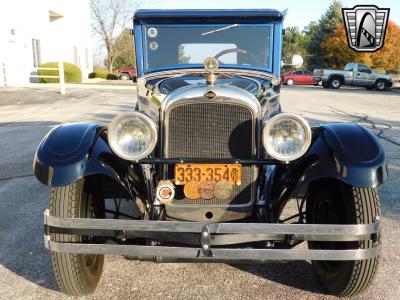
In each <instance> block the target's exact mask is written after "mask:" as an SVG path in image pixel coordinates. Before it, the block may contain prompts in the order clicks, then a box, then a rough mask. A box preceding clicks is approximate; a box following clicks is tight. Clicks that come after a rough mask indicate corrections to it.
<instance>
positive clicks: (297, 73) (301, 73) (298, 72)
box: [294, 71, 303, 75]
mask: <svg viewBox="0 0 400 300" xmlns="http://www.w3.org/2000/svg"><path fill="white" fill-rule="evenodd" d="M294 74H295V75H303V71H296V72H294Z"/></svg>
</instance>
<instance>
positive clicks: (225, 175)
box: [175, 164, 242, 185]
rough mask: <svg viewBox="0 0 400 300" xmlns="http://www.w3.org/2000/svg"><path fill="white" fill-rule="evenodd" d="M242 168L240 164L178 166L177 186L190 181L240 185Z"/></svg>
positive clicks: (176, 170) (176, 168) (176, 169)
mask: <svg viewBox="0 0 400 300" xmlns="http://www.w3.org/2000/svg"><path fill="white" fill-rule="evenodd" d="M241 177H242V166H241V165H240V164H228V165H225V164H176V165H175V184H176V185H183V184H186V183H187V182H190V181H220V180H226V181H228V182H229V183H230V184H233V185H240V184H241Z"/></svg>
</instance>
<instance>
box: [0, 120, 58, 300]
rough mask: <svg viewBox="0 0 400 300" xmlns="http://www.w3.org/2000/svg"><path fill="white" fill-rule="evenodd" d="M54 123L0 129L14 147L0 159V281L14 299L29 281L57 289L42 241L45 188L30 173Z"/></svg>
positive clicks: (44, 122)
mask: <svg viewBox="0 0 400 300" xmlns="http://www.w3.org/2000/svg"><path fill="white" fill-rule="evenodd" d="M57 124H58V123H56V122H48V121H40V122H10V123H8V124H3V126H1V127H0V129H1V130H0V139H2V140H3V141H7V138H8V139H14V140H15V143H14V145H12V143H8V142H7V145H8V147H5V148H3V149H2V156H1V157H0V172H1V174H0V175H1V176H0V276H1V280H0V281H2V282H7V285H8V286H9V287H10V288H11V287H13V289H14V291H13V293H12V294H13V295H14V297H25V295H24V296H22V295H23V294H24V293H25V292H26V288H27V285H29V282H30V283H33V284H35V285H38V286H41V287H44V288H46V289H50V290H55V291H58V287H57V284H56V281H55V279H54V276H53V272H52V266H51V260H50V255H49V252H48V251H47V250H46V249H45V247H44V242H43V234H44V232H43V211H44V209H45V208H46V207H47V206H48V196H49V187H47V186H44V185H42V184H40V183H39V182H38V181H37V179H36V178H35V176H34V175H33V172H32V160H33V156H34V153H35V151H36V148H37V145H38V144H39V142H40V140H41V139H42V138H43V137H44V136H45V134H46V133H47V132H48V131H49V130H50V129H51V128H52V127H54V126H55V125H57ZM10 272H11V273H14V274H10ZM15 275H17V276H15ZM25 281H29V282H28V283H27V282H25ZM18 287H19V288H20V289H21V290H20V291H19V290H18ZM3 292H4V291H1V292H0V298H2V297H1V294H3ZM3 296H5V295H4V294H3ZM5 297H6V296H5Z"/></svg>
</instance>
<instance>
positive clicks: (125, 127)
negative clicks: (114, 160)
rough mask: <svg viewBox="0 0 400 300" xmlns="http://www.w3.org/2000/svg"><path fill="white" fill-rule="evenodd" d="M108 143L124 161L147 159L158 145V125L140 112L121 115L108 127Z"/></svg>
mask: <svg viewBox="0 0 400 300" xmlns="http://www.w3.org/2000/svg"><path fill="white" fill-rule="evenodd" d="M108 143H109V144H110V147H111V149H112V150H113V151H114V153H115V154H117V155H118V156H119V157H121V158H123V159H126V160H139V159H142V158H145V157H146V156H148V155H149V154H150V153H151V152H152V151H153V150H154V147H155V146H156V144H157V125H156V124H155V122H154V121H153V120H152V119H150V118H149V117H148V116H146V115H145V114H142V113H140V112H131V113H125V114H120V115H118V116H116V117H115V118H114V119H113V120H112V121H111V123H110V125H109V126H108Z"/></svg>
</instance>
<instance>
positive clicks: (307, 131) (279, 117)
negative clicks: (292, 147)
mask: <svg viewBox="0 0 400 300" xmlns="http://www.w3.org/2000/svg"><path fill="white" fill-rule="evenodd" d="M285 119H286V120H293V121H295V122H298V123H299V124H300V125H301V127H302V128H303V130H304V134H305V137H304V143H303V146H302V148H301V150H300V151H298V152H296V153H295V154H292V155H282V154H280V153H278V152H277V151H275V150H274V149H272V148H271V147H269V134H268V133H269V132H270V130H271V129H272V128H273V126H274V125H275V124H276V123H277V122H280V121H282V120H285ZM311 139H312V132H311V127H310V125H309V124H308V122H307V121H306V120H305V119H304V118H303V117H301V116H300V115H297V114H294V113H286V112H285V113H279V114H277V115H275V116H273V117H272V118H271V119H269V120H268V121H267V122H266V124H265V126H264V128H263V131H262V142H263V145H264V149H265V151H266V152H267V154H268V155H270V156H271V157H273V158H275V159H277V160H279V161H284V162H291V161H294V160H296V159H298V158H300V157H302V156H303V155H304V154H305V153H306V152H307V150H308V149H309V148H310V145H311Z"/></svg>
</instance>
